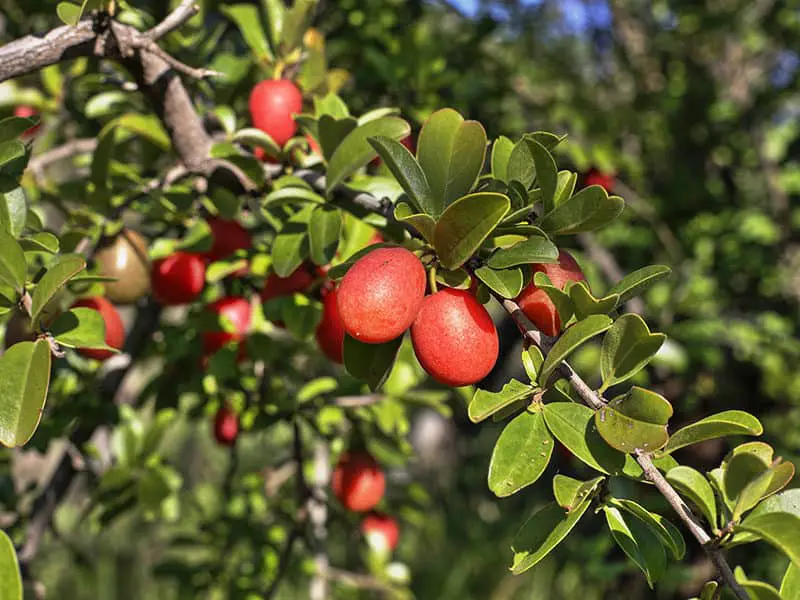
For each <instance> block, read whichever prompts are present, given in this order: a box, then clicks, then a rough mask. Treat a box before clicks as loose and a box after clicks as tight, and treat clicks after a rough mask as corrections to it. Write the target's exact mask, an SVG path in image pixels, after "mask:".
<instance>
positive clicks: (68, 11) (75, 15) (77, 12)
mask: <svg viewBox="0 0 800 600" xmlns="http://www.w3.org/2000/svg"><path fill="white" fill-rule="evenodd" d="M56 14H57V15H58V18H59V19H61V20H62V21H63V22H64V23H65V24H66V25H71V26H73V27H74V26H75V25H77V24H78V22H79V21H80V20H81V16H82V15H83V7H82V6H79V5H78V4H73V3H72V2H59V3H58V4H57V5H56Z"/></svg>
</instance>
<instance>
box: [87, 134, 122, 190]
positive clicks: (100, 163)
mask: <svg viewBox="0 0 800 600" xmlns="http://www.w3.org/2000/svg"><path fill="white" fill-rule="evenodd" d="M116 143H117V130H116V129H114V128H111V129H104V130H103V132H102V133H101V135H100V136H99V139H98V141H97V148H96V149H95V151H94V154H93V155H92V172H91V175H92V176H91V181H92V183H93V184H94V195H95V197H96V198H97V200H96V202H97V203H98V204H105V203H107V202H108V199H109V198H110V189H111V181H110V180H109V173H110V169H111V161H112V159H113V158H114V147H115V146H116Z"/></svg>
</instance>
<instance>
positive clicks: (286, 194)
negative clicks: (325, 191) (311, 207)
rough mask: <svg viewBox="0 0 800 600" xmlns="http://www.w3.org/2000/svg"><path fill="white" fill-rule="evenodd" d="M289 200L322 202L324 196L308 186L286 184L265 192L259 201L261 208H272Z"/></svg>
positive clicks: (293, 201) (323, 201)
mask: <svg viewBox="0 0 800 600" xmlns="http://www.w3.org/2000/svg"><path fill="white" fill-rule="evenodd" d="M289 202H292V203H311V204H324V203H325V198H323V197H322V196H320V195H319V194H317V193H316V192H314V191H313V190H309V189H308V188H301V187H294V186H287V187H282V188H280V189H278V190H275V191H273V192H270V193H269V194H267V195H266V196H265V197H264V201H263V202H262V203H261V208H262V209H272V208H275V207H277V206H280V205H282V204H287V203H289Z"/></svg>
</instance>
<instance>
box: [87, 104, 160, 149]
mask: <svg viewBox="0 0 800 600" xmlns="http://www.w3.org/2000/svg"><path fill="white" fill-rule="evenodd" d="M112 127H121V128H122V129H125V130H126V131H129V132H131V133H134V134H136V135H138V136H139V137H143V138H144V139H146V140H147V141H149V142H150V143H152V144H155V145H156V146H158V147H159V148H160V149H161V150H163V151H164V152H168V151H169V150H170V148H171V147H172V142H171V141H170V137H169V135H168V134H167V132H166V130H165V129H164V126H163V125H162V124H161V121H160V120H159V119H158V117H156V116H155V115H152V114H148V115H144V114H138V113H127V114H124V115H122V116H120V117H117V118H116V119H114V120H113V121H111V122H110V123H108V124H107V125H106V126H105V127H104V128H103V131H101V132H100V135H101V136H102V135H104V132H105V131H106V130H108V129H110V128H112Z"/></svg>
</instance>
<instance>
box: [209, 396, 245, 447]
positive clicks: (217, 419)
mask: <svg viewBox="0 0 800 600" xmlns="http://www.w3.org/2000/svg"><path fill="white" fill-rule="evenodd" d="M238 435H239V417H237V416H236V413H234V412H233V411H232V410H231V409H230V408H228V407H227V406H222V407H220V409H219V410H218V411H217V414H216V415H215V416H214V439H215V440H217V443H218V444H221V445H223V446H233V445H234V444H235V443H236V437H237V436H238Z"/></svg>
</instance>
